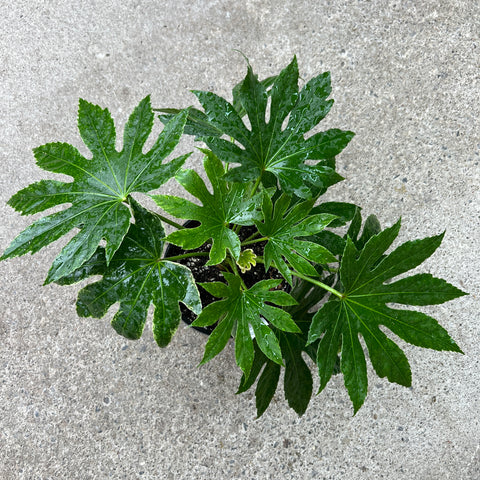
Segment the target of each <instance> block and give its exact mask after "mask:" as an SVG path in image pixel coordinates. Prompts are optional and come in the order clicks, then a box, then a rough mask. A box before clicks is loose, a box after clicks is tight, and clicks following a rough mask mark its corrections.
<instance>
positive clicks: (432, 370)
mask: <svg viewBox="0 0 480 480" xmlns="http://www.w3.org/2000/svg"><path fill="white" fill-rule="evenodd" d="M0 22H1V29H0V31H1V32H2V34H1V36H0V60H1V62H0V65H1V66H0V78H1V89H0V103H1V106H2V115H1V117H0V131H1V137H0V156H1V161H2V169H1V171H0V182H1V188H0V215H1V218H2V221H1V228H0V249H1V250H2V251H3V250H4V249H5V248H6V246H7V245H8V243H9V242H10V241H11V239H12V238H13V237H14V236H15V235H16V234H17V233H18V232H20V231H21V230H22V229H23V228H24V227H25V226H26V225H27V224H28V223H29V222H30V218H23V217H20V216H19V215H17V214H16V213H15V212H14V211H13V210H12V209H10V208H9V207H7V206H6V205H5V202H6V201H7V200H8V198H9V197H10V196H11V195H12V194H13V193H15V192H16V191H17V190H18V189H20V188H22V187H24V186H26V185H28V184H29V183H31V182H33V181H36V180H39V179H42V178H51V176H49V175H48V174H47V173H46V172H43V171H41V170H39V169H38V168H37V167H36V166H35V163H34V159H33V156H32V154H31V149H32V148H33V147H35V146H38V145H42V144H44V143H47V142H50V141H65V142H70V143H72V144H74V145H76V146H78V147H79V148H80V149H82V148H83V150H82V151H85V149H84V147H82V145H81V141H80V138H79V135H78V133H77V131H76V120H75V118H76V110H77V102H78V98H79V97H83V98H86V99H87V100H90V101H93V102H96V103H99V104H101V105H103V106H108V108H109V109H110V110H111V112H112V114H113V116H114V118H115V119H116V121H117V123H118V125H121V124H122V123H123V122H125V120H126V117H127V115H128V113H129V112H130V110H131V109H132V108H133V107H134V106H135V105H136V104H137V102H138V101H139V100H140V99H141V98H143V97H144V96H145V95H146V94H148V93H151V94H152V99H153V103H154V104H155V105H158V106H170V105H178V106H186V105H189V104H190V103H191V102H192V101H193V100H192V96H191V94H190V93H189V92H188V89H190V88H197V89H214V90H215V91H216V92H217V93H219V94H222V95H228V94H229V92H230V89H231V87H232V85H233V84H234V83H236V82H237V81H238V80H239V79H240V78H241V77H242V75H243V74H244V70H245V65H244V61H243V59H242V57H241V56H240V55H239V54H237V53H236V52H234V51H233V49H240V50H242V51H243V52H245V54H246V55H247V56H248V57H249V58H250V59H251V62H252V64H253V66H254V67H255V69H256V71H258V72H259V73H260V75H261V76H268V75H272V74H275V73H276V72H278V71H279V69H280V68H281V67H283V66H285V65H286V64H287V63H288V62H289V60H290V59H291V57H292V55H293V54H295V53H296V54H297V56H298V60H299V65H300V71H301V75H302V77H303V78H305V79H308V78H310V77H311V76H313V75H316V74H318V73H320V72H322V71H325V70H330V71H331V72H332V77H333V86H334V95H333V96H334V98H335V100H336V103H335V106H334V108H333V110H332V113H331V114H330V115H329V118H328V120H326V121H325V124H326V125H325V126H326V127H331V126H337V127H340V128H349V129H353V130H354V131H355V132H356V133H357V136H356V137H355V139H354V140H353V141H352V143H351V145H350V146H349V147H348V148H347V150H346V151H345V152H344V153H343V154H342V155H341V156H340V157H339V159H338V164H339V171H340V173H341V174H342V175H344V176H345V177H346V178H347V180H346V181H345V182H343V183H341V184H339V185H337V186H336V187H335V188H333V189H332V191H331V193H330V194H329V198H332V199H333V198H335V199H338V200H343V201H353V202H356V203H358V204H360V205H362V206H363V207H364V211H365V212H366V213H377V214H378V216H379V217H380V219H381V220H382V222H383V223H384V224H386V225H388V224H391V223H393V222H394V221H395V220H396V219H397V218H398V217H399V216H400V215H401V216H402V218H403V225H404V227H403V230H402V232H401V240H405V239H411V238H418V237H422V236H427V235H430V234H432V233H438V232H440V231H442V230H443V229H445V228H446V230H447V234H446V238H445V241H444V243H443V245H442V247H441V249H440V250H439V251H438V252H437V253H436V254H435V255H434V257H432V258H431V259H430V260H429V261H428V262H427V264H426V266H425V270H426V271H430V272H431V273H433V274H435V275H437V276H441V277H445V278H447V279H449V280H450V281H451V282H452V283H454V284H455V285H458V286H460V287H461V288H464V289H465V290H467V291H469V292H470V293H471V295H470V296H469V297H465V298H462V299H459V300H456V301H454V302H451V303H449V304H445V305H443V306H438V307H434V308H431V309H429V310H428V311H429V312H432V313H433V312H434V313H435V316H436V318H438V319H439V321H440V322H441V323H442V324H443V325H444V326H445V327H446V328H447V329H448V330H449V331H450V333H451V334H452V336H453V337H454V338H455V339H456V340H457V342H458V343H459V345H460V346H461V348H462V349H463V350H464V352H465V355H464V356H460V355H456V354H449V353H435V352H430V351H427V350H422V349H419V348H415V347H411V346H405V351H406V352H407V355H408V357H409V359H410V361H411V365H412V370H413V386H412V388H410V389H406V388H403V387H398V386H395V385H390V384H389V383H388V382H386V381H384V380H381V379H378V378H375V377H373V376H371V377H370V379H371V381H370V391H369V396H368V399H367V401H366V404H365V406H364V407H363V408H362V409H361V410H360V412H359V413H358V414H357V415H356V416H355V417H353V418H352V414H351V412H352V410H351V407H350V405H349V401H348V397H347V394H346V392H345V390H344V387H343V385H342V380H341V378H336V379H334V380H333V381H332V382H331V383H330V384H329V386H328V387H327V388H326V390H325V392H323V393H322V394H321V395H320V396H318V397H316V398H314V399H313V400H312V403H311V405H310V407H309V409H308V411H307V413H306V414H305V415H304V416H303V417H302V418H298V417H297V416H296V415H295V414H294V413H293V412H292V411H290V410H289V409H288V408H287V406H286V405H285V402H284V401H283V398H282V394H281V392H279V393H278V394H277V396H276V398H275V400H274V402H273V405H272V406H271V407H270V408H269V410H268V411H267V412H266V413H265V415H264V416H263V417H262V418H261V419H260V420H257V421H255V420H254V418H255V409H254V399H253V397H252V395H251V394H246V395H243V396H235V395H234V392H235V389H236V386H237V383H238V381H239V378H240V373H239V370H238V368H237V367H236V366H235V363H234V360H233V358H232V346H229V347H228V348H227V350H226V352H225V353H224V354H222V355H221V356H220V357H218V358H217V359H215V360H214V361H212V362H211V363H210V364H208V365H206V366H204V367H202V368H200V369H197V368H196V364H197V363H198V362H199V360H200V359H201V355H202V349H203V345H204V343H205V338H204V337H203V336H202V335H201V334H196V333H195V332H193V331H190V330H187V329H185V328H183V327H182V328H181V329H180V331H179V332H178V334H177V335H176V336H175V339H174V340H173V342H172V345H171V346H169V347H168V348H166V349H164V350H160V349H159V348H157V347H156V345H155V344H154V341H153V339H152V337H151V335H150V334H149V333H148V331H147V332H146V334H145V335H144V337H143V338H142V339H141V340H139V341H138V342H130V341H126V340H125V339H123V338H122V337H119V336H117V335H116V334H115V332H114V331H113V330H112V329H111V327H110V326H109V325H108V319H102V320H94V319H79V318H78V317H77V316H76V313H75V306H74V302H75V297H76V293H77V292H78V290H79V287H78V286H73V287H59V286H56V285H49V286H48V287H42V286H41V285H42V283H43V280H44V278H45V275H46V273H47V270H48V266H49V264H50V263H51V261H52V260H53V258H54V256H55V255H56V252H58V251H59V245H58V244H55V245H53V246H50V247H48V248H45V249H44V250H42V251H41V252H40V253H39V254H37V255H36V256H34V257H30V256H27V257H23V258H19V259H15V260H9V261H7V262H2V263H1V264H0V276H1V278H2V282H1V283H0V339H1V346H0V379H1V381H0V453H1V457H2V459H1V461H0V478H1V479H5V480H14V479H43V480H46V479H107V478H115V479H123V478H125V479H212V478H213V479H227V478H232V479H307V478H315V479H396V480H403V479H405V480H407V479H409V480H410V479H414V478H415V479H422V480H437V479H442V480H444V479H452V480H453V479H455V480H457V479H463V480H474V479H478V478H480V476H479V462H480V457H479V448H478V447H479V424H478V418H479V400H478V398H479V383H480V378H479V360H478V358H479V356H478V353H479V346H478V345H479V342H478V338H479V326H478V325H479V322H478V294H479V283H480V282H479V280H480V275H479V269H480V266H479V262H478V251H479V247H480V245H479V237H480V236H479V234H478V232H479V218H480V198H479V186H480V175H479V159H480V156H479V155H480V138H479V122H478V119H479V116H480V107H479V105H480V103H479V101H478V98H479V86H480V85H479V83H480V82H479V53H480V42H479V37H478V33H479V30H478V26H479V24H480V11H479V6H478V2H475V1H473V0H472V1H469V0H467V1H465V0H463V1H462V0H447V1H443V2H436V1H435V2H434V1H420V2H413V1H406V2H388V1H383V0H375V1H369V2H362V1H354V0H345V1H325V0H315V1H310V0H308V1H304V2H300V1H297V2H275V1H273V0H262V1H257V0H255V1H252V0H249V1H245V2H234V1H230V0H216V1H195V0H189V1H185V0H176V1H170V0H169V1H164V2H156V1H151V0H150V1H145V0H135V1H134V0H128V1H120V0H109V1H104V2H97V1H93V0H87V1H85V0H82V1H78V0H74V1H68V2H67V1H59V0H57V1H54V0H44V1H42V2H32V1H25V0H16V1H11V0H5V1H4V2H3V3H2V15H1V20H0ZM158 128H159V127H158ZM189 147H190V145H189V144H184V145H183V146H182V147H181V148H183V149H187V148H189ZM197 161H198V160H197ZM192 162H193V160H192ZM192 164H193V163H192ZM167 190H168V191H171V192H178V193H179V192H180V189H179V188H178V187H177V186H175V185H174V184H173V183H171V184H169V186H168V189H167ZM62 242H63V241H62ZM58 243H60V242H58ZM110 317H111V314H110ZM370 373H371V372H370Z"/></svg>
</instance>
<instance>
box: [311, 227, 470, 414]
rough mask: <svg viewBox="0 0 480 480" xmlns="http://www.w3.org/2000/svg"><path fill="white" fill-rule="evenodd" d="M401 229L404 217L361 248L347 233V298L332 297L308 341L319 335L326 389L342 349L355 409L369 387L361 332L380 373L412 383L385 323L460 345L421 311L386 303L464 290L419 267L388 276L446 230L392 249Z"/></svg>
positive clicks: (433, 343) (417, 336)
mask: <svg viewBox="0 0 480 480" xmlns="http://www.w3.org/2000/svg"><path fill="white" fill-rule="evenodd" d="M370 223H372V226H371V227H372V229H374V230H377V227H378V225H375V226H374V225H373V224H374V223H375V222H374V221H373V219H371V221H370ZM399 229H400V221H399V222H397V223H396V224H395V225H393V226H392V227H390V228H387V229H385V230H383V231H381V232H379V233H377V234H371V232H370V233H369V232H368V231H367V233H366V234H365V238H369V239H368V240H367V241H366V242H365V244H364V246H363V248H362V249H360V250H359V249H357V247H356V246H355V244H354V242H353V241H352V240H351V239H350V238H347V243H346V247H345V251H344V253H343V257H342V261H341V266H340V281H341V285H342V287H343V295H342V298H338V297H333V296H332V297H330V299H329V301H328V302H327V303H326V304H325V305H324V306H323V307H322V308H321V309H320V310H319V311H318V312H317V313H316V314H315V316H314V318H313V322H312V325H311V327H310V331H309V336H308V339H309V342H314V341H316V340H318V339H320V343H319V346H318V351H317V365H318V371H319V375H320V390H322V389H323V388H324V387H325V385H326V384H327V382H328V381H329V379H330V377H331V375H332V372H333V370H334V366H335V362H336V358H337V353H338V351H339V349H341V371H342V373H343V376H344V381H345V386H346V388H347V390H348V393H349V395H350V399H351V400H352V403H353V407H354V410H355V412H356V411H357V410H358V409H359V408H360V407H361V406H362V404H363V402H364V400H365V397H366V395H367V370H366V362H365V356H364V353H363V349H362V346H361V343H360V341H359V335H361V336H362V338H363V340H364V341H365V344H366V346H367V349H368V353H369V357H370V360H371V363H372V366H373V368H374V369H375V371H376V373H377V374H378V375H379V376H380V377H387V378H388V380H389V381H391V382H395V383H398V384H400V385H405V386H409V385H410V384H411V372H410V366H409V363H408V360H407V358H406V357H405V355H404V353H403V352H402V350H401V349H400V348H399V347H398V346H397V345H396V344H395V343H394V342H393V341H392V340H391V339H389V338H388V337H387V336H386V335H385V334H384V333H383V332H382V330H381V329H380V328H379V326H380V325H382V326H384V327H386V328H387V329H389V330H390V331H392V332H393V333H394V334H396V335H397V336H399V337H400V338H402V339H403V340H405V341H406V342H408V343H411V344H413V345H417V346H420V347H425V348H431V349H434V350H450V351H454V352H461V350H460V348H459V347H458V346H457V344H456V343H455V342H454V341H453V340H452V339H451V338H450V336H449V335H448V333H447V332H446V331H445V330H444V329H443V328H442V327H441V326H440V325H439V324H438V323H437V321H436V320H434V319H433V318H431V317H429V316H427V315H426V314H424V313H421V312H418V311H411V310H402V309H398V308H392V307H390V306H388V305H387V304H390V303H395V304H404V305H434V304H439V303H443V302H446V301H449V300H452V299H454V298H457V297H460V296H462V295H465V293H464V292H462V291H461V290H459V289H457V288H456V287H454V286H452V285H450V284H448V283H447V282H445V281H444V280H441V279H438V278H434V277H432V276H431V275H429V274H417V275H413V276H410V277H406V278H402V279H400V280H397V281H394V282H393V283H386V282H388V281H390V280H391V279H392V278H394V277H396V276H398V275H401V274H403V273H405V272H407V271H409V270H411V269H412V268H414V267H416V266H418V265H420V264H421V263H422V262H423V261H424V260H425V259H427V258H428V257H430V255H432V254H433V252H434V251H435V250H436V249H437V247H438V246H439V245H440V243H441V241H442V238H443V234H442V235H438V236H434V237H431V238H425V239H423V240H415V241H410V242H406V243H404V244H403V245H401V246H399V247H398V248H397V249H396V250H394V251H393V252H392V253H390V254H389V255H385V252H386V250H387V249H388V248H389V247H390V245H391V244H392V243H393V241H394V240H395V238H396V237H397V235H398V231H399ZM367 230H368V229H367ZM364 233H365V229H364ZM356 234H358V230H357V232H356Z"/></svg>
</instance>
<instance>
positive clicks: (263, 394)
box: [255, 361, 280, 418]
mask: <svg viewBox="0 0 480 480" xmlns="http://www.w3.org/2000/svg"><path fill="white" fill-rule="evenodd" d="M279 378H280V365H278V364H277V363H274V362H270V361H269V362H267V363H266V364H265V367H264V369H263V371H262V374H261V375H260V378H259V379H258V383H257V388H256V389H255V404H256V407H257V418H259V417H261V416H262V415H263V413H264V412H265V410H266V409H267V407H268V406H269V405H270V402H271V401H272V398H273V396H274V395H275V391H276V390H277V385H278V380H279Z"/></svg>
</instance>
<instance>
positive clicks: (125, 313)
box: [59, 199, 202, 347]
mask: <svg viewBox="0 0 480 480" xmlns="http://www.w3.org/2000/svg"><path fill="white" fill-rule="evenodd" d="M131 203H132V208H133V212H134V217H135V224H133V225H132V226H131V227H130V230H129V231H128V233H127V235H126V237H125V238H124V240H123V242H122V244H121V246H120V248H119V249H118V250H117V252H116V253H115V255H114V256H113V258H112V260H111V261H110V263H109V264H108V265H107V263H106V259H105V251H104V249H103V248H99V249H98V250H97V252H96V253H95V255H93V256H92V258H91V259H90V260H88V261H87V262H86V263H85V264H84V265H82V266H81V267H80V268H79V269H78V270H76V271H74V272H72V273H71V274H70V275H68V276H66V277H63V278H62V279H61V280H60V281H59V283H61V284H63V285H65V284H70V283H75V282H78V281H80V280H83V279H84V278H87V277H88V276H90V275H102V276H103V278H102V279H101V280H99V281H97V282H95V283H91V284H89V285H87V286H86V287H85V288H83V289H82V290H81V291H80V293H79V295H78V301H77V312H78V314H79V315H80V316H82V317H89V316H91V317H95V318H100V317H102V316H103V315H105V313H106V312H107V311H108V309H109V308H110V307H111V306H112V305H113V304H114V303H116V302H120V305H119V309H118V311H117V313H116V314H115V316H114V317H113V320H112V326H113V328H114V329H115V330H116V331H117V332H118V333H119V334H121V335H123V336H125V337H127V338H130V339H137V338H140V336H141V334H142V332H143V328H144V326H145V321H146V318H147V312H148V309H149V307H150V304H151V303H153V305H154V307H155V309H154V313H153V336H154V338H155V340H156V342H157V343H158V345H159V346H160V347H165V346H166V345H168V343H169V342H170V340H171V338H172V336H173V334H174V333H175V331H176V330H177V327H178V325H179V322H180V318H181V315H180V308H179V305H178V303H179V302H182V303H183V304H184V305H186V306H187V307H188V308H189V309H190V310H192V311H193V312H195V313H196V314H199V313H200V311H201V309H202V306H201V302H200V297H199V293H198V290H197V287H196V285H195V281H194V279H193V276H192V274H191V272H190V270H189V269H188V268H187V267H185V266H184V265H180V264H178V263H174V262H171V261H167V260H162V252H163V247H164V242H163V240H162V239H163V238H164V236H165V231H164V230H163V227H162V223H161V221H160V219H159V217H158V216H157V215H156V214H154V213H151V212H148V211H147V210H145V209H144V208H143V207H141V206H140V205H139V204H138V203H136V202H135V201H134V200H133V199H132V200H131Z"/></svg>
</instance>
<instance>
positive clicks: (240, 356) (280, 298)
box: [192, 273, 300, 376]
mask: <svg viewBox="0 0 480 480" xmlns="http://www.w3.org/2000/svg"><path fill="white" fill-rule="evenodd" d="M223 275H224V277H225V279H226V280H227V281H228V285H227V284H225V283H222V282H211V283H202V284H201V285H202V287H203V288H205V290H207V291H208V292H209V293H210V294H212V295H213V296H215V297H218V298H222V300H219V301H217V302H214V303H211V304H210V305H207V306H206V307H205V308H204V309H203V310H202V313H201V314H200V315H199V316H198V317H197V319H196V320H195V321H194V322H193V323H192V325H193V326H197V327H205V326H208V325H213V324H214V323H216V322H218V325H217V326H216V327H215V330H214V331H213V332H212V334H211V335H210V337H209V339H208V341H207V345H206V347H205V354H204V356H203V359H202V362H201V363H202V364H203V363H206V362H208V361H209V360H211V359H212V358H213V357H215V356H216V355H218V354H219V353H220V352H221V351H222V350H223V349H224V348H225V345H226V344H227V342H228V340H229V338H230V336H231V334H232V330H234V336H235V358H236V361H237V364H238V366H239V367H240V368H241V369H242V371H243V372H244V373H245V374H246V375H247V376H248V374H249V372H250V369H251V368H252V364H253V359H254V347H253V338H255V339H256V341H257V343H258V346H259V348H260V350H261V351H262V352H263V353H264V354H265V356H266V357H267V358H269V359H270V360H272V361H273V362H274V363H277V364H279V365H282V364H283V362H282V352H281V350H280V345H279V343H278V339H277V337H276V336H275V334H274V333H273V331H272V329H271V328H270V326H269V324H268V323H267V322H269V323H270V324H271V325H273V326H274V327H275V328H277V329H279V330H282V331H286V332H300V329H299V328H298V327H297V325H296V324H295V322H294V321H293V320H292V318H291V316H290V314H289V313H287V312H286V311H285V310H282V309H281V308H278V307H275V306H272V305H269V304H275V305H278V306H287V305H294V304H296V303H297V302H296V301H295V300H294V299H293V297H291V296H290V295H289V294H288V293H286V292H284V291H283V290H272V289H274V288H275V287H278V285H279V284H280V280H262V281H260V282H258V283H256V284H255V285H254V286H253V287H251V288H249V289H248V290H245V289H244V288H242V285H241V280H240V278H239V277H238V276H235V275H232V274H229V273H224V274H223ZM252 333H253V334H252Z"/></svg>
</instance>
